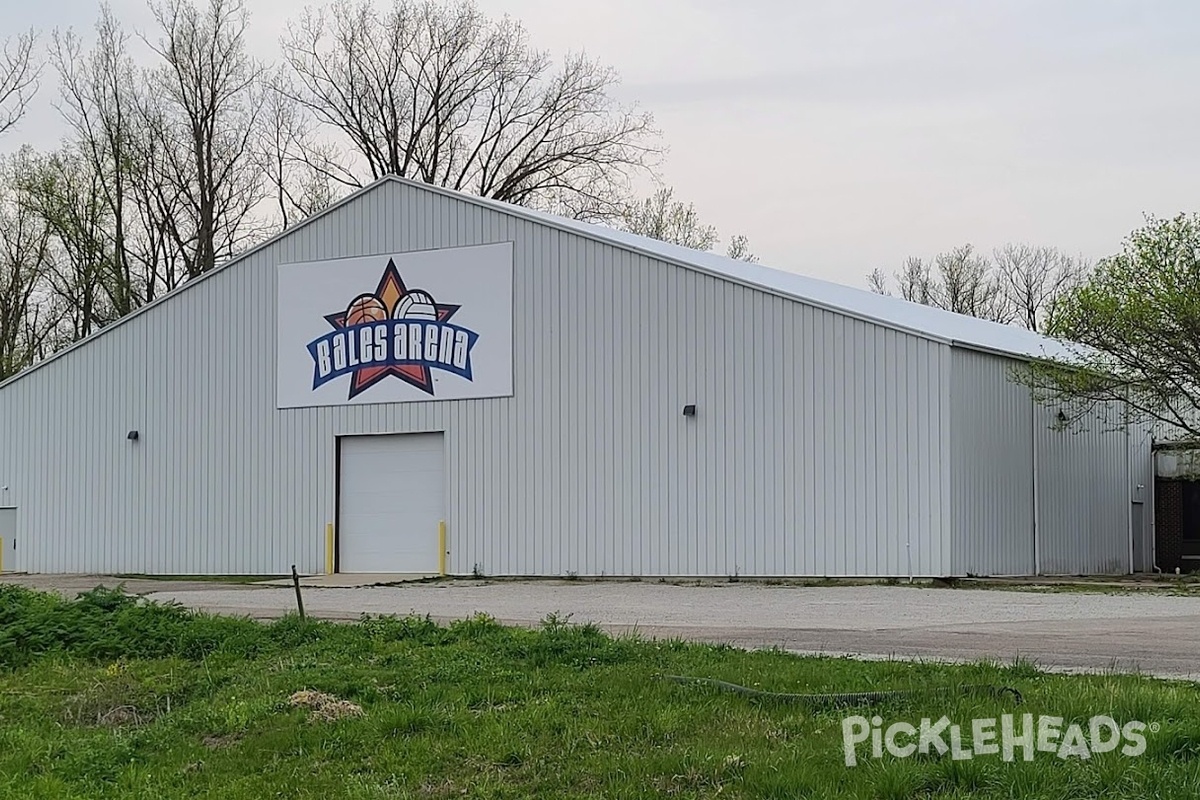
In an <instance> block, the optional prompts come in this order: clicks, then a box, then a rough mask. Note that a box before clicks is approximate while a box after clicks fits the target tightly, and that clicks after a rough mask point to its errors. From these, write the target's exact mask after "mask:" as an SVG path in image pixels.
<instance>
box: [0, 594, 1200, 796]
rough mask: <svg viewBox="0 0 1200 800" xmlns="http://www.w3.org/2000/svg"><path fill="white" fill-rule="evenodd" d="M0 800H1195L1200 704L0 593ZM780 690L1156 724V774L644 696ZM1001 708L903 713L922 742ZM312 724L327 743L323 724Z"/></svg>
mask: <svg viewBox="0 0 1200 800" xmlns="http://www.w3.org/2000/svg"><path fill="white" fill-rule="evenodd" d="M0 657H2V660H0V719H2V720H3V723H4V724H3V727H2V728H0V774H2V775H3V776H4V780H3V781H0V800H8V798H13V799H14V800H15V798H37V797H42V798H57V797H64V798H67V797H76V798H89V797H154V798H167V799H169V798H176V797H195V796H203V797H220V798H223V800H226V799H227V800H242V799H243V798H259V797H328V798H340V797H355V798H359V797H362V798H384V797H462V796H472V797H485V798H523V797H613V798H626V797H652V796H671V797H685V798H696V797H710V796H721V797H742V798H751V797H796V796H808V797H835V796H836V797H850V798H877V797H887V798H922V800H933V799H934V798H945V799H947V800H948V799H949V798H959V797H968V796H969V797H973V798H975V797H979V798H1011V797H1073V798H1074V797H1102V796H1103V797H1147V798H1149V797H1155V798H1176V797H1178V798H1185V797H1186V798H1191V797H1195V796H1197V794H1198V788H1200V786H1198V784H1200V777H1197V776H1200V712H1197V710H1196V709H1197V708H1200V690H1198V689H1197V687H1196V686H1194V685H1192V684H1185V683H1170V682H1165V681H1156V680H1152V679H1146V678H1138V677H1129V676H1124V677H1121V676H1112V675H1105V676H1089V677H1071V676H1062V675H1047V674H1044V673H1041V672H1039V671H1038V670H1037V669H1036V668H1035V667H1034V665H1032V664H1030V663H1028V662H1018V663H1015V664H1012V665H1004V664H975V665H967V666H949V665H942V664H910V663H903V662H859V661H851V660H843V659H830V658H825V659H816V658H798V657H795V656H790V655H788V654H786V653H782V652H765V651H764V652H745V651H741V650H737V649H735V648H730V647H724V648H721V647H711V646H706V645H694V644H687V643H684V642H680V641H644V640H641V639H638V638H635V637H621V638H614V637H611V636H608V635H606V634H605V633H603V632H602V631H600V630H599V629H597V628H596V627H595V626H592V625H586V624H585V625H579V624H575V623H574V622H573V621H572V620H571V618H570V617H569V616H563V615H559V614H550V615H548V616H547V617H546V618H545V619H544V620H543V622H542V625H541V626H539V627H538V628H537V629H535V630H527V629H520V628H508V627H505V626H502V625H500V624H499V623H497V622H496V621H495V620H494V619H492V618H490V617H487V616H483V615H479V616H475V617H472V618H470V619H465V620H460V621H458V622H455V623H452V624H449V625H445V626H441V625H437V624H435V623H434V622H433V621H432V620H430V619H429V618H428V617H407V618H392V617H386V618H378V617H364V618H363V619H362V620H360V621H359V622H358V623H356V624H350V625H345V624H335V623H327V622H303V621H301V620H299V619H297V618H295V617H290V618H286V619H283V620H280V621H278V622H275V623H270V624H261V623H256V622H250V621H247V620H239V619H227V618H220V617H212V616H208V615H205V614H199V613H193V612H189V611H187V610H184V609H182V608H179V607H176V606H169V605H155V604H152V603H147V602H144V601H141V600H138V599H136V598H129V597H125V596H124V595H122V594H121V593H119V592H114V591H111V590H99V591H95V592H89V593H87V594H85V595H83V596H81V597H80V598H79V599H77V600H75V601H66V600H62V599H59V598H57V597H54V596H50V595H42V594H38V593H34V592H30V591H26V590H23V589H17V588H13V587H0ZM665 674H682V675H695V676H702V677H711V678H718V679H722V680H728V681H732V682H735V683H739V684H742V685H746V686H755V687H757V688H761V689H764V690H767V691H786V692H829V691H838V692H845V691H872V690H887V689H911V688H918V687H929V686H938V685H955V684H964V683H996V684H1003V685H1012V686H1016V687H1017V688H1019V689H1020V690H1021V692H1022V693H1023V695H1024V696H1025V703H1024V707H1023V710H1024V711H1028V712H1029V713H1033V714H1035V715H1037V714H1048V715H1054V716H1059V717H1062V718H1063V719H1064V720H1068V721H1079V720H1086V719H1087V718H1088V717H1090V716H1092V715H1094V714H1110V715H1112V716H1113V717H1114V718H1116V719H1118V720H1128V719H1138V720H1143V721H1145V722H1147V723H1157V724H1158V725H1160V729H1159V731H1158V732H1157V733H1156V734H1153V735H1150V736H1148V747H1147V750H1146V753H1145V754H1144V755H1143V756H1141V757H1139V758H1123V757H1121V756H1119V755H1118V754H1115V753H1104V754H1096V755H1095V756H1094V757H1093V758H1092V759H1090V760H1087V761H1078V760H1077V761H1065V762H1064V761H1060V760H1059V759H1057V758H1055V757H1053V756H1043V755H1039V756H1038V757H1037V759H1035V760H1034V761H1032V762H1022V761H1018V762H1016V763H1004V762H1002V761H1000V760H998V759H990V760H984V759H977V760H975V761H971V762H963V761H955V760H953V759H952V758H951V757H950V756H949V755H944V756H939V755H937V754H930V755H927V756H917V757H913V758H910V759H904V760H901V759H895V758H885V759H882V760H879V761H872V762H870V763H868V764H865V765H863V766H861V767H858V768H855V769H848V768H847V767H845V766H844V763H843V761H842V753H841V734H840V720H841V713H840V712H837V711H816V712H811V713H808V712H804V711H800V710H797V709H796V708H790V707H786V706H780V705H777V704H770V703H763V702H758V701H756V700H754V699H753V698H746V697H741V696H734V695H727V694H718V693H712V692H700V691H695V690H694V689H692V688H691V687H686V686H679V685H676V684H670V683H668V682H666V681H662V680H657V679H656V677H655V676H658V675H665ZM1011 711H1012V709H1011V707H1010V705H1009V704H1008V703H1007V702H1006V701H1004V700H998V699H992V698H988V697H958V696H955V697H953V698H949V699H946V698H944V697H943V698H941V699H928V698H927V699H920V700H912V701H899V700H892V701H888V702H886V703H884V704H883V705H881V706H879V707H878V708H877V709H876V713H878V714H880V715H881V716H883V717H885V718H887V719H888V720H895V721H901V720H903V721H908V722H910V723H913V722H916V721H918V720H919V719H921V718H922V717H926V716H928V717H932V718H934V719H936V718H938V717H940V716H942V715H947V716H949V717H950V718H952V719H954V720H955V721H958V722H961V721H964V720H965V721H969V720H971V719H973V718H980V717H982V718H992V717H995V716H998V715H999V714H1003V713H1010V712H1011ZM314 722H319V723H320V724H313V723H314Z"/></svg>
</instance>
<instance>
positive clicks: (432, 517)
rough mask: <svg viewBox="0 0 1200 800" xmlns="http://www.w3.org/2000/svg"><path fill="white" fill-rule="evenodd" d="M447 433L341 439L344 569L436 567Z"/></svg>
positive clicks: (423, 569) (340, 533) (341, 563)
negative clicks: (444, 445)
mask: <svg viewBox="0 0 1200 800" xmlns="http://www.w3.org/2000/svg"><path fill="white" fill-rule="evenodd" d="M443 438H444V437H443V436H442V434H440V433H404V434H396V435H387V436H347V437H345V438H343V439H342V445H341V447H342V450H341V453H342V455H341V478H340V486H339V490H338V505H339V509H338V521H339V530H338V571H339V572H415V573H427V574H433V573H436V572H437V568H438V523H440V522H441V521H442V520H443V519H445V497H446V476H445V451H444V448H443Z"/></svg>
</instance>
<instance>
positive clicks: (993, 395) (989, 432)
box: [952, 348, 1034, 575]
mask: <svg viewBox="0 0 1200 800" xmlns="http://www.w3.org/2000/svg"><path fill="white" fill-rule="evenodd" d="M1016 363H1017V362H1015V361H1010V360H1009V359H1006V358H1000V357H997V356H992V355H987V354H983V353H976V352H972V351H969V350H962V349H959V348H954V355H953V366H954V371H953V389H952V395H953V400H952V407H953V409H954V411H953V428H952V430H953V434H952V437H953V453H954V456H953V458H954V461H953V470H952V472H953V486H954V492H953V496H954V559H953V569H954V574H956V575H1030V574H1032V573H1033V571H1034V542H1033V539H1034V534H1033V517H1034V510H1033V474H1032V464H1033V431H1032V423H1033V402H1032V399H1031V398H1030V395H1029V390H1028V389H1026V388H1025V387H1023V386H1021V385H1020V384H1019V383H1016V382H1014V381H1013V380H1012V375H1011V369H1012V367H1013V366H1015V365H1016Z"/></svg>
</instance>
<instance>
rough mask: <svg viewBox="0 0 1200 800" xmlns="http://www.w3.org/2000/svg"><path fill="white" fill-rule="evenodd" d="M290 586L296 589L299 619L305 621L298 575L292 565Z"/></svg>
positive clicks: (294, 566)
mask: <svg viewBox="0 0 1200 800" xmlns="http://www.w3.org/2000/svg"><path fill="white" fill-rule="evenodd" d="M292 586H294V587H296V608H298V609H300V619H307V618H306V617H305V616H304V598H303V597H301V596H300V575H299V574H298V573H297V572H296V565H295V564H292Z"/></svg>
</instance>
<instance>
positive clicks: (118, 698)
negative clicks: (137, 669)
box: [63, 668, 170, 728]
mask: <svg viewBox="0 0 1200 800" xmlns="http://www.w3.org/2000/svg"><path fill="white" fill-rule="evenodd" d="M165 711H170V698H166V706H165V707H164V706H163V701H162V699H160V698H158V697H156V696H155V694H154V692H153V691H151V690H150V689H149V688H147V687H145V686H143V685H141V684H140V683H139V682H138V680H137V679H136V678H135V677H134V676H132V675H129V674H128V673H126V672H124V671H123V670H119V669H114V668H110V669H109V671H108V674H107V675H106V677H105V678H103V679H100V680H97V681H96V682H94V683H93V684H92V685H91V686H89V687H87V688H86V689H84V690H83V691H82V692H79V693H78V694H74V695H72V696H70V697H68V698H67V699H66V703H65V704H64V707H63V717H64V719H65V721H66V722H68V723H70V724H72V725H81V726H87V727H96V728H124V727H128V726H132V725H145V724H147V723H149V722H152V721H153V720H154V719H155V718H156V717H158V716H160V715H161V714H162V713H164V712H165Z"/></svg>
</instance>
